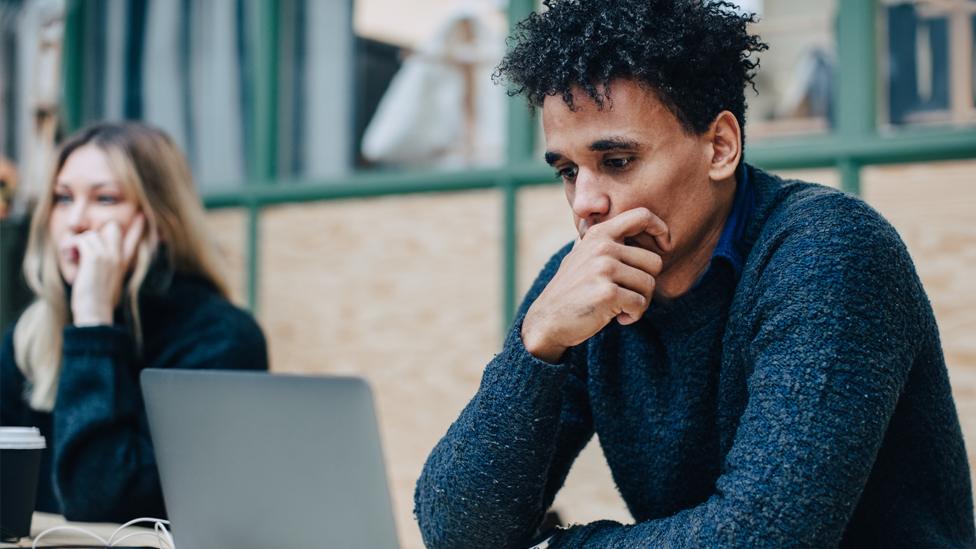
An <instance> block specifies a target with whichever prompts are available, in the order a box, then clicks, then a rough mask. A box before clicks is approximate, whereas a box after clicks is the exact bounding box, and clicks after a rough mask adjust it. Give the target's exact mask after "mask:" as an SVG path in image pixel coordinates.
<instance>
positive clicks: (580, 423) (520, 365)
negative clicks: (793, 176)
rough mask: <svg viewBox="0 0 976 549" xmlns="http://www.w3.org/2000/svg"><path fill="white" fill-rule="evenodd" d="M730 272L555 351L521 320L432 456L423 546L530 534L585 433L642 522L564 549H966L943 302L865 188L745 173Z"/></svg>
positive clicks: (574, 533) (421, 504) (965, 477)
mask: <svg viewBox="0 0 976 549" xmlns="http://www.w3.org/2000/svg"><path fill="white" fill-rule="evenodd" d="M747 169H748V170H750V172H749V174H750V177H751V181H752V183H753V187H754V190H755V203H754V209H753V211H752V213H751V215H750V219H749V221H748V223H747V226H746V230H745V233H744V236H743V241H744V243H745V246H746V247H747V248H748V249H747V250H746V255H745V257H746V262H745V265H744V268H743V271H742V273H741V276H740V277H736V275H735V273H734V271H733V269H731V268H730V267H728V265H727V264H725V263H713V266H719V265H724V266H725V267H726V268H712V269H710V270H709V272H708V274H707V275H706V276H705V278H704V279H703V280H702V281H701V282H700V283H699V285H697V286H696V287H695V288H694V289H693V290H692V291H690V292H689V293H687V294H685V295H683V296H681V297H679V298H677V299H675V300H673V301H670V302H664V301H663V300H660V299H658V300H655V301H654V302H653V303H652V304H651V307H650V308H649V309H648V311H647V313H646V314H645V316H644V317H643V318H642V319H641V320H640V321H639V322H637V323H635V324H633V325H630V326H620V325H618V324H617V323H615V322H613V323H611V324H610V325H608V326H607V327H606V328H604V329H603V330H602V331H601V332H599V333H598V334H597V335H595V336H594V337H592V338H590V339H589V340H588V341H586V342H585V343H584V344H582V345H580V346H578V347H575V348H573V349H570V350H569V351H568V352H567V354H566V356H564V358H563V363H561V364H556V365H553V364H548V363H546V362H543V361H541V360H538V359H537V358H535V357H533V356H532V355H531V354H529V353H528V352H527V351H526V350H525V347H524V346H523V343H522V340H521V336H520V334H521V324H522V323H521V320H522V318H523V316H524V314H525V311H526V310H527V308H528V306H529V305H530V304H531V303H532V300H534V299H535V298H536V297H537V296H538V295H539V293H540V292H541V291H542V289H543V288H544V287H545V286H546V284H547V283H548V282H549V280H550V279H551V278H552V276H553V275H554V274H555V272H556V271H557V269H558V267H559V264H560V261H561V260H562V258H563V257H564V256H565V254H566V253H568V251H569V249H570V248H569V247H568V246H567V247H566V248H564V249H563V250H562V251H560V252H559V253H557V254H556V255H555V256H554V257H553V258H552V260H551V261H550V262H549V263H548V264H547V265H546V267H545V268H544V269H543V271H542V273H541V274H540V276H539V278H538V279H537V280H536V282H535V284H534V285H533V286H532V288H531V289H530V291H529V293H528V296H527V298H526V300H525V303H523V305H522V307H521V311H520V313H519V315H518V317H517V320H516V322H515V326H514V328H513V329H512V332H511V333H510V334H509V336H508V338H507V341H506V342H505V345H504V348H503V349H502V352H501V353H500V354H498V355H497V356H496V357H495V358H494V359H493V360H492V361H491V363H489V364H488V366H487V368H486V369H485V372H484V376H483V379H482V382H481V386H480V388H479V390H478V392H477V394H476V395H475V396H474V398H473V399H472V400H471V402H470V403H469V404H468V405H467V407H465V409H464V410H463V412H462V413H461V416H460V417H459V418H458V419H457V421H455V422H454V424H453V425H452V426H451V427H450V429H449V430H448V431H447V434H446V435H445V436H444V438H443V439H441V441H440V442H439V443H438V444H437V446H436V447H435V448H434V450H433V452H432V453H431V455H430V457H429V458H428V460H427V463H426V465H425V467H424V470H423V473H422V475H421V477H420V480H419V481H418V483H417V491H416V495H415V503H416V509H415V512H416V515H417V519H418V521H419V524H420V528H421V531H422V533H423V537H424V541H425V543H426V544H427V545H428V546H430V547H466V548H477V547H485V548H502V547H524V546H526V545H527V543H528V542H529V541H530V539H532V536H533V533H534V532H535V531H536V528H537V527H538V525H539V523H540V520H541V519H542V517H543V514H544V513H545V511H546V510H547V509H548V507H549V506H550V505H551V503H552V501H553V498H554V497H555V495H556V492H557V491H558V490H559V488H560V487H561V486H562V484H563V482H564V480H565V478H566V475H567V473H568V471H569V468H570V466H571V465H572V463H573V460H574V459H575V458H576V456H577V455H578V453H579V452H580V450H581V449H582V448H583V446H584V445H585V444H586V443H587V441H589V439H590V438H591V437H592V435H593V434H594V433H595V434H596V435H598V437H599V439H600V444H601V446H602V447H603V451H604V455H605V457H606V459H607V463H608V464H609V466H610V469H611V471H612V473H613V477H614V480H615V482H616V485H617V488H618V489H619V491H620V493H621V495H622V496H623V499H624V501H625V502H626V503H627V506H628V508H629V509H630V512H631V514H632V515H633V516H634V518H635V520H636V524H633V525H621V524H617V523H615V522H611V521H600V522H596V523H593V524H587V525H576V526H572V527H570V528H569V529H568V530H560V531H557V532H556V534H555V536H554V537H553V538H552V540H551V544H552V546H553V547H594V548H597V547H599V548H603V547H620V548H631V547H634V548H636V547H833V546H838V545H840V546H842V547H858V548H861V547H971V546H974V545H976V535H974V525H973V504H972V495H971V488H970V478H969V467H968V464H967V461H966V452H965V448H964V446H963V440H962V433H961V430H960V427H959V421H958V417H957V414H956V409H955V406H954V404H953V401H952V396H951V393H950V388H949V381H948V377H947V372H946V366H945V362H944V360H943V357H942V351H941V347H940V343H939V335H938V330H937V327H936V323H935V319H934V317H933V314H932V310H931V306H930V304H929V302H928V299H927V298H926V296H925V293H924V291H923V289H922V286H921V283H920V282H919V279H918V277H917V275H916V273H915V269H914V267H913V265H912V262H911V259H910V258H909V255H908V253H907V251H906V249H905V247H904V245H903V244H902V242H901V240H900V239H899V237H898V235H897V234H896V232H895V231H894V229H893V228H892V227H891V226H890V225H889V224H888V223H887V222H886V221H885V220H884V219H883V218H882V217H881V216H880V215H879V214H877V213H876V212H875V211H874V210H872V209H871V208H870V207H868V206H867V205H865V204H864V203H863V202H861V201H860V200H858V199H856V198H854V197H851V196H848V195H845V194H843V193H840V192H837V191H834V190H831V189H828V188H825V187H821V186H817V185H811V184H808V183H802V182H797V181H783V180H780V179H778V178H776V177H773V176H771V175H768V174H765V173H763V172H762V171H759V170H755V169H752V168H747Z"/></svg>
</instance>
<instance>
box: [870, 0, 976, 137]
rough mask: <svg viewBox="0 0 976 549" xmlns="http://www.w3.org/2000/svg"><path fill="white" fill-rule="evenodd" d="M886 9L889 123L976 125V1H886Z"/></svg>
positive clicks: (884, 3) (886, 95)
mask: <svg viewBox="0 0 976 549" xmlns="http://www.w3.org/2000/svg"><path fill="white" fill-rule="evenodd" d="M881 7H882V17H883V20H884V23H885V24H884V27H883V28H884V31H885V33H886V35H885V40H884V42H883V43H884V45H885V52H884V53H885V54H886V56H887V63H886V64H885V67H886V69H887V70H886V71H885V74H884V81H883V84H882V89H881V90H880V91H881V93H883V94H884V97H885V98H886V100H887V108H886V115H887V122H888V123H889V124H891V125H904V124H931V123H940V124H944V123H947V122H948V123H955V124H972V123H976V101H974V89H976V85H974V74H976V69H974V56H973V50H974V38H973V37H974V34H976V33H974V28H976V1H973V0H918V1H914V2H913V1H905V0H885V1H884V2H882V6H881Z"/></svg>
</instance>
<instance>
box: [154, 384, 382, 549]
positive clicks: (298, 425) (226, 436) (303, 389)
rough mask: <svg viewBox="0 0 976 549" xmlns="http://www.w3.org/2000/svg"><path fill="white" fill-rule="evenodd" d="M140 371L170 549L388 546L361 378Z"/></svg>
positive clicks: (373, 432) (372, 421) (376, 441)
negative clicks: (170, 535) (172, 542)
mask: <svg viewBox="0 0 976 549" xmlns="http://www.w3.org/2000/svg"><path fill="white" fill-rule="evenodd" d="M141 382H142V390H143V394H144V397H145V402H146V411H147V413H148V417H149V427H150V431H151V433H152V440H153V445H154V447H155V452H156V460H157V463H158V465H159V474H160V480H161V482H162V487H163V499H164V501H165V503H166V509H167V512H168V513H169V518H170V520H171V521H172V525H173V535H174V538H175V541H176V545H177V547H178V548H179V549H211V548H214V547H237V548H242V549H246V548H252V547H253V548H262V549H265V548H267V547H282V548H286V547H302V548H305V547H330V548H332V547H336V548H346V547H348V548H359V547H362V548H370V549H373V548H387V547H396V546H397V540H396V529H395V525H394V521H393V510H392V507H391V504H390V494H389V491H388V488H387V482H386V472H385V467H384V463H383V455H382V451H381V448H380V437H379V431H378V429H377V424H376V416H375V414H374V411H373V399H372V395H371V393H370V390H369V386H368V385H367V384H366V382H365V381H364V380H362V379H358V378H347V377H304V376H293V375H271V374H267V373H260V372H232V371H206V370H203V371H201V370H156V369H146V370H143V371H142V374H141Z"/></svg>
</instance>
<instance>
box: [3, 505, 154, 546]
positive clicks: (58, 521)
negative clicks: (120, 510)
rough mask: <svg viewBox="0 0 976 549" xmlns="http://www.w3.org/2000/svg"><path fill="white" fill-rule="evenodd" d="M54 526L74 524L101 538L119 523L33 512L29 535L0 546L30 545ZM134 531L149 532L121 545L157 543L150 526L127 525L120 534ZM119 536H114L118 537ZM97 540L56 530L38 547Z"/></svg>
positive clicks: (152, 544) (113, 529)
mask: <svg viewBox="0 0 976 549" xmlns="http://www.w3.org/2000/svg"><path fill="white" fill-rule="evenodd" d="M55 526H75V527H78V528H84V529H85V530H90V531H91V532H94V533H95V534H97V535H98V536H100V537H102V538H103V539H108V537H109V536H111V535H112V532H114V531H115V530H116V529H117V528H118V527H119V526H120V525H119V524H110V523H102V522H67V521H66V520H64V517H62V516H61V515H53V514H51V513H39V512H38V513H34V518H33V520H32V521H31V537H30V538H24V539H21V540H20V542H19V543H16V544H13V543H0V547H30V546H31V544H32V543H33V541H34V538H35V537H37V535H38V534H40V533H41V532H43V531H44V530H47V529H48V528H53V527H55ZM135 532H143V533H147V534H151V535H148V536H138V537H133V538H129V539H128V540H126V541H125V542H123V546H145V547H156V546H157V545H158V544H157V542H156V538H155V533H154V532H153V529H152V528H142V527H137V526H132V527H128V528H126V529H125V532H123V533H122V534H121V535H122V536H124V535H127V534H130V533H135ZM119 537H120V536H116V539H118V538H119ZM98 543H99V542H98V540H96V539H95V538H93V537H91V536H88V535H86V534H83V533H81V532H75V531H70V530H69V531H58V532H52V533H50V534H48V535H46V536H44V537H43V538H42V539H41V541H40V544H39V545H38V548H40V547H46V546H50V545H69V544H77V545H95V546H98Z"/></svg>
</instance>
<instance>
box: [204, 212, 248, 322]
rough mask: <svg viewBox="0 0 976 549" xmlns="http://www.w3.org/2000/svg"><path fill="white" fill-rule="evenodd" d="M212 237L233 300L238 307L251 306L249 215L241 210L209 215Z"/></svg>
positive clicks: (208, 223)
mask: <svg viewBox="0 0 976 549" xmlns="http://www.w3.org/2000/svg"><path fill="white" fill-rule="evenodd" d="M207 225H209V227H210V235H211V238H213V239H214V240H215V241H216V244H217V248H218V250H219V252H220V256H221V259H222V260H223V262H224V272H225V273H226V276H227V283H228V284H229V285H230V291H231V299H232V300H233V301H234V303H236V304H237V305H238V306H241V307H245V306H246V305H247V242H246V238H245V237H246V234H247V212H246V211H244V210H241V209H226V210H210V211H208V212H207Z"/></svg>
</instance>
